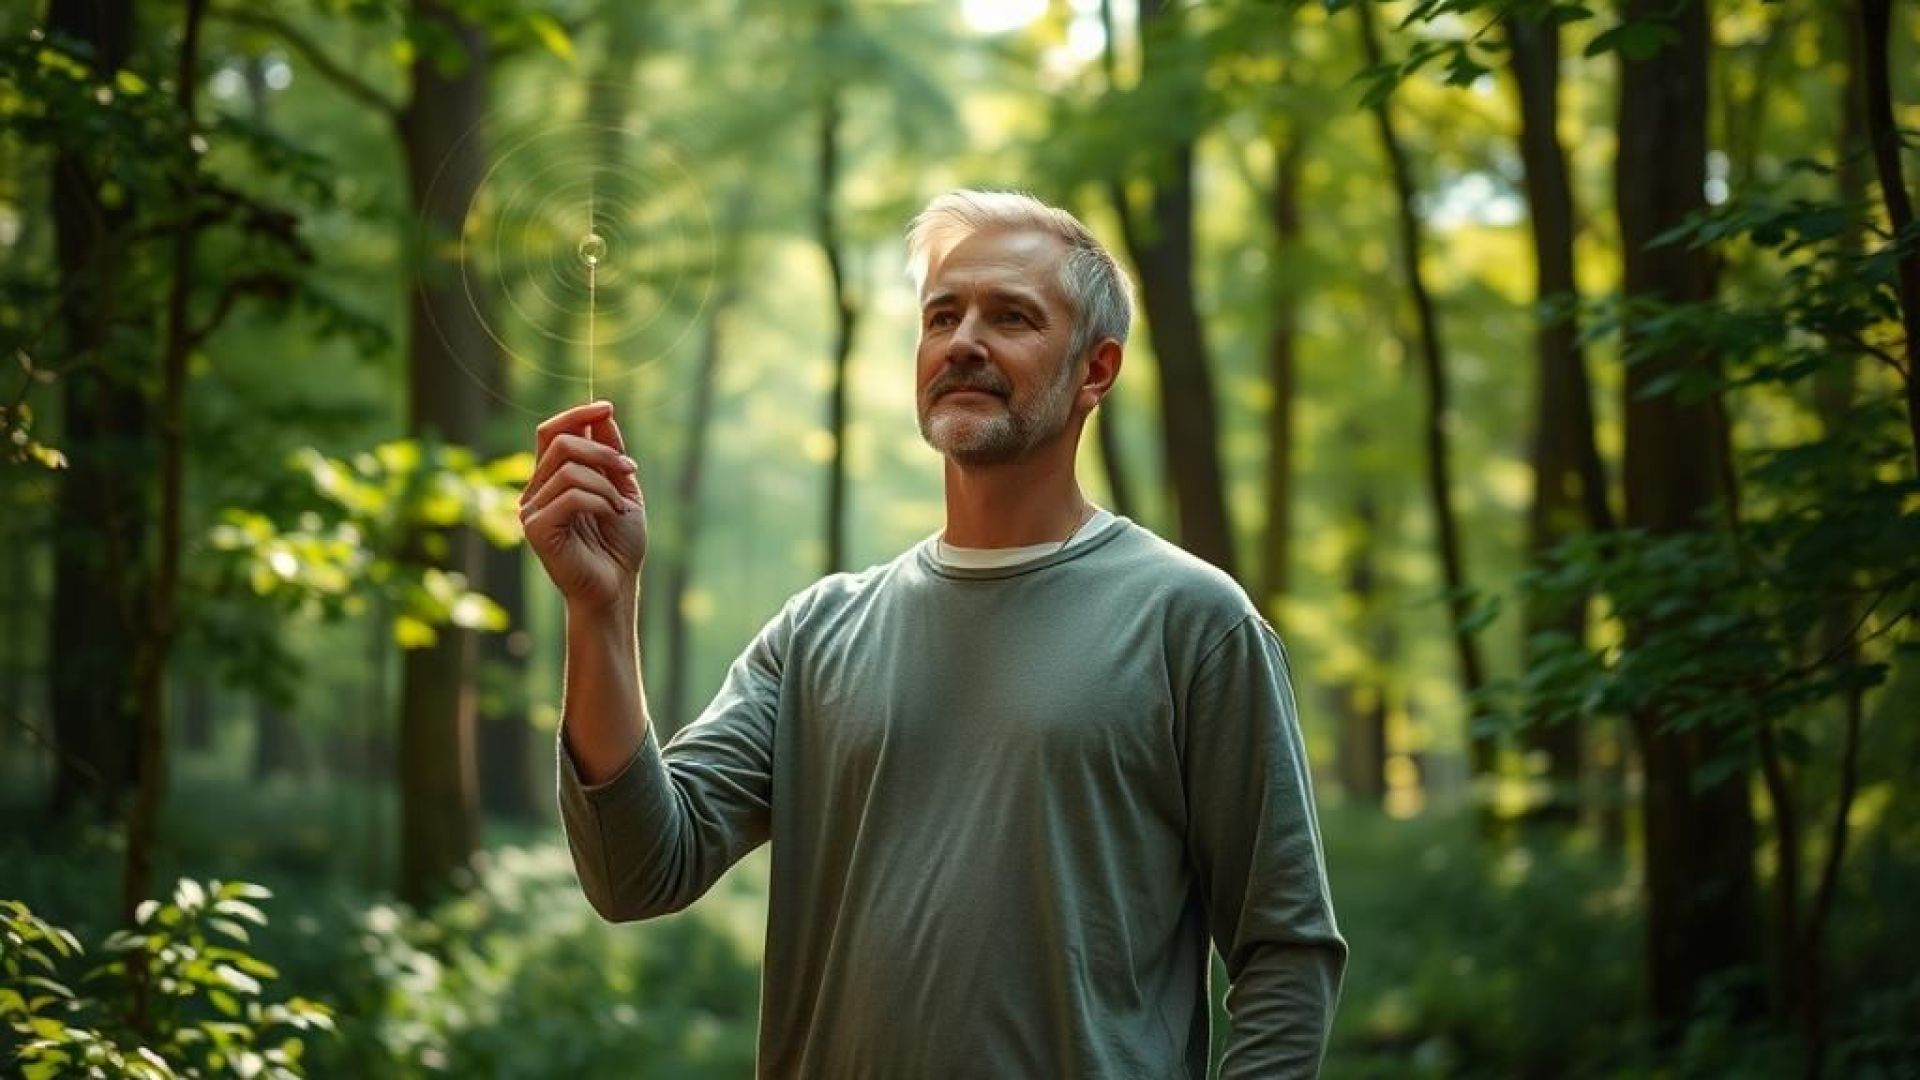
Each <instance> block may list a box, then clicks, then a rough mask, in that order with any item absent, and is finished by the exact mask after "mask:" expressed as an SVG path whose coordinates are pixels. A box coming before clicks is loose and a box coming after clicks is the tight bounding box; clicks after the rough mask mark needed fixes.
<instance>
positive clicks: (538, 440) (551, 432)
mask: <svg viewBox="0 0 1920 1080" xmlns="http://www.w3.org/2000/svg"><path fill="white" fill-rule="evenodd" d="M612 415H613V402H611V401H604V400H603V401H590V402H588V403H587V404H585V405H575V406H574V407H573V408H571V409H567V410H564V411H562V412H557V413H555V414H553V415H552V416H550V417H548V418H547V419H546V420H545V421H543V422H542V423H541V424H540V426H539V427H537V428H534V429H533V456H534V457H536V458H538V457H540V456H542V455H543V454H545V453H546V452H547V444H548V443H551V442H552V441H553V437H554V436H556V435H560V434H563V433H564V434H571V435H585V434H586V433H587V425H589V424H591V423H593V422H594V421H596V420H598V419H600V418H601V417H603V416H606V417H611V416H612Z"/></svg>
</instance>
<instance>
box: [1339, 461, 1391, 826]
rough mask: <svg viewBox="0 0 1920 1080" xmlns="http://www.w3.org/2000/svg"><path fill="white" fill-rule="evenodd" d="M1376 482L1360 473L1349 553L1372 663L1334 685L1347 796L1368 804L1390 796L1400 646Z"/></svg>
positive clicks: (1350, 582) (1352, 589)
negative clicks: (1387, 589) (1381, 576)
mask: <svg viewBox="0 0 1920 1080" xmlns="http://www.w3.org/2000/svg"><path fill="white" fill-rule="evenodd" d="M1347 430H1348V431H1349V432H1351V433H1352V434H1353V436H1354V437H1353V438H1352V439H1351V440H1349V441H1350V444H1351V445H1363V444H1364V442H1365V439H1364V437H1363V435H1362V430H1363V429H1362V428H1361V427H1360V425H1359V424H1358V423H1353V424H1350V425H1349V426H1348V429H1347ZM1371 484H1372V482H1371V480H1370V479H1369V478H1367V477H1366V476H1365V475H1363V474H1361V473H1358V472H1356V474H1355V477H1354V485H1355V494H1354V498H1353V531H1354V541H1353V546H1352V547H1351V549H1350V550H1349V551H1348V552H1347V592H1348V593H1349V595H1351V597H1352V598H1353V605H1354V609H1355V613H1356V616H1357V617H1356V619H1355V622H1356V624H1357V625H1358V628H1359V633H1360V635H1361V636H1362V637H1363V639H1364V640H1365V643H1366V647H1365V649H1364V650H1362V651H1363V652H1364V653H1365V656H1366V661H1365V663H1364V664H1363V666H1362V667H1361V669H1360V670H1358V671H1355V672H1353V673H1352V676H1351V677H1350V678H1348V679H1346V680H1344V681H1342V682H1340V683H1338V684H1337V685H1335V686H1333V687H1331V688H1330V694H1331V697H1332V701H1333V706H1334V715H1335V717H1336V718H1337V720H1338V723H1339V725H1340V739H1339V742H1338V744H1337V746H1336V749H1335V753H1334V765H1335V768H1336V769H1337V771H1338V772H1339V775H1340V786H1341V788H1342V790H1344V791H1345V792H1346V794H1347V798H1349V799H1352V800H1353V801H1355V802H1356V803H1359V804H1361V805H1363V806H1374V807H1378V806H1380V805H1381V804H1382V803H1383V802H1384V801H1385V799H1386V795H1387V715H1388V712H1389V711H1390V709H1391V707H1392V701H1391V695H1392V685H1391V681H1390V680H1389V679H1388V678H1387V677H1385V673H1387V672H1390V671H1392V670H1393V653H1394V648H1395V641H1394V633H1393V620H1392V619H1391V618H1389V617H1387V616H1386V615H1385V614H1384V613H1383V612H1382V611H1381V610H1380V604H1379V602H1378V594H1379V585H1378V581H1377V578H1378V573H1379V571H1378V566H1377V562H1376V558H1375V553H1376V550H1377V543H1376V537H1377V535H1378V533H1379V530H1380V506H1379V500H1378V498H1377V497H1376V496H1375V495H1374V493H1373V491H1372V487H1371Z"/></svg>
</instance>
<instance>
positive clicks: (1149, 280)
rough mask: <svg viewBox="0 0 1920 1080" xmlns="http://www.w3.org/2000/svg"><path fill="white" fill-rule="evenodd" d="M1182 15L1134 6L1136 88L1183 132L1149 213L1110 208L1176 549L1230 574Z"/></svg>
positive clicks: (1150, 196)
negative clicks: (1155, 405)
mask: <svg viewBox="0 0 1920 1080" xmlns="http://www.w3.org/2000/svg"><path fill="white" fill-rule="evenodd" d="M1184 22H1185V16H1184V13H1183V9H1182V8H1181V6H1180V5H1178V4H1177V3H1174V2H1172V0H1142V3H1141V5H1140V43H1141V46H1140V47H1141V57H1142V62H1141V75H1140V78H1141V83H1142V86H1143V88H1148V89H1149V90H1150V91H1151V93H1152V94H1153V96H1154V98H1155V99H1156V101H1158V102H1159V103H1160V104H1162V105H1163V106H1164V107H1165V108H1166V110H1167V113H1166V115H1169V116H1171V117H1174V118H1175V119H1174V120H1173V122H1174V123H1175V124H1177V125H1180V126H1181V128H1180V130H1176V131H1175V132H1174V133H1172V134H1171V135H1170V136H1169V137H1168V138H1167V139H1166V140H1165V142H1164V146H1163V147H1161V148H1160V149H1161V151H1162V152H1161V153H1159V155H1158V157H1157V158H1156V168H1155V169H1154V171H1153V174H1152V176H1151V177H1150V178H1146V179H1142V180H1140V181H1139V182H1138V185H1137V186H1139V187H1142V188H1145V189H1146V194H1147V197H1146V212H1145V213H1144V214H1139V213H1136V211H1135V208H1134V205H1133V200H1132V199H1131V198H1129V197H1128V192H1127V191H1126V190H1125V189H1124V188H1115V198H1116V201H1117V205H1116V206H1115V207H1114V209H1115V211H1116V212H1117V214H1118V216H1119V218H1120V222H1121V231H1122V235H1123V237H1124V238H1125V241H1126V245H1127V250H1128V253H1129V254H1130V255H1131V256H1132V258H1133V264H1134V266H1135V268H1136V269H1138V271H1139V274H1140V291H1141V298H1142V300H1143V302H1144V305H1145V307H1146V315H1147V332H1148V335H1149V336H1150V337H1151V339H1152V341H1153V354H1154V357H1155V358H1156V359H1157V360H1158V361H1159V365H1160V421H1161V424H1160V436H1161V446H1162V449H1163V451H1164V453H1165V457H1166V463H1167V476H1168V479H1169V480H1171V481H1172V485H1173V497H1174V503H1175V506H1176V508H1177V510H1178V515H1179V523H1180V528H1179V533H1180V543H1181V544H1182V545H1184V546H1185V547H1186V548H1187V550H1189V551H1191V552H1193V553H1194V554H1195V555H1198V556H1200V557H1201V558H1203V559H1205V560H1207V561H1208V562H1210V563H1212V564H1214V565H1215V566H1218V567H1219V568H1221V569H1222V570H1225V571H1226V572H1227V573H1229V574H1235V575H1236V576H1238V575H1237V573H1236V566H1237V559H1236V558H1235V555H1234V537H1233V526H1232V523H1231V520H1230V519H1229V517H1228V514H1227V497H1226V478H1225V476H1224V474H1223V472H1222V470H1221V467H1220V437H1219V431H1220V422H1219V418H1218V412H1219V407H1218V405H1217V404H1216V402H1215V401H1214V391H1213V363H1212V360H1211V358H1210V356H1209V354H1208V351H1207V339H1206V330H1205V327H1204V326H1203V325H1202V323H1201V321H1200V310H1199V306H1198V304H1197V303H1196V301H1195V298H1194V281H1193V255H1194V222H1193V155H1194V142H1195V135H1194V132H1193V131H1191V130H1187V129H1186V127H1185V125H1189V124H1191V123H1193V120H1192V118H1193V117H1195V116H1198V115H1199V113H1200V109H1199V100H1198V99H1199V95H1200V93H1201V90H1202V85H1201V80H1200V76H1199V72H1198V71H1196V70H1195V69H1194V66H1193V56H1192V50H1191V49H1190V48H1189V46H1190V44H1191V43H1190V42H1188V41H1186V40H1184V29H1183V27H1184Z"/></svg>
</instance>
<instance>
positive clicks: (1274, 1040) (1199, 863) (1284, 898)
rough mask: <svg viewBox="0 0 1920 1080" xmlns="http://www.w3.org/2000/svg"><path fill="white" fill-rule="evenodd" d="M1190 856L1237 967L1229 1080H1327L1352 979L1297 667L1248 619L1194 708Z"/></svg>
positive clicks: (1211, 663)
mask: <svg viewBox="0 0 1920 1080" xmlns="http://www.w3.org/2000/svg"><path fill="white" fill-rule="evenodd" d="M1186 729H1187V734H1186V740H1187V756H1186V763H1185V767H1186V770H1187V777H1186V780H1187V791H1188V806H1189V825H1188V828H1189V837H1188V839H1189V843H1190V845H1191V846H1192V849H1193V852H1194V863H1195V866H1196V868H1197V869H1198V871H1199V873H1200V875H1201V878H1202V884H1203V886H1204V888H1205V889H1206V893H1207V904H1208V910H1207V914H1208V918H1209V920H1210V928H1211V931H1212V935H1213V940H1214V944H1215V945H1216V946H1217V947H1218V948H1219V950H1220V955H1221V957H1222V958H1223V959H1224V960H1225V961H1226V966H1227V975H1228V978H1229V980H1230V985H1229V987H1228V990H1227V1013H1228V1016H1229V1023H1230V1028H1229V1031H1228V1034H1227V1045H1226V1055H1225V1058H1224V1060H1223V1061H1222V1064H1221V1071H1220V1075H1221V1078H1222V1080H1232V1078H1235V1077H1256V1076H1257V1077H1269V1078H1271V1077H1287V1078H1293V1077H1314V1076H1317V1075H1319V1072H1320V1061H1321V1057H1322V1055H1323V1053H1324V1052H1325V1049H1326V1040H1327V1034H1328V1030H1329V1028H1330V1026H1331V1024H1332V1022H1333V1010H1334V1006H1335V1004H1336V1002H1337V1001H1338V1000H1339V995H1340V980H1341V977H1342V975H1343V974H1344V972H1345V969H1346V958H1347V945H1346V942H1345V940H1344V939H1342V938H1341V936H1340V932H1339V930H1338V928H1337V927H1336V926H1335V924H1334V917H1333V902H1332V898H1331V895H1330V894H1329V891H1328V887H1327V876H1326V869H1325V861H1324V857H1323V855H1322V851H1321V844H1320V827H1319V822H1318V819H1317V817H1316V815H1315V812H1314V805H1313V787H1312V784H1311V782H1310V780H1309V778H1308V769H1307V756H1306V748H1305V746H1304V744H1303V743H1302V741H1301V737H1300V724H1299V719H1298V717H1297V716H1296V715H1295V711H1294V701H1293V690H1292V687H1291V685H1290V682H1289V674H1288V670H1287V662H1286V654H1285V652H1284V650H1283V649H1282V648H1281V646H1280V641H1279V638H1277V637H1276V636H1275V635H1274V633H1273V631H1272V629H1270V628H1269V627H1268V626H1267V624H1266V623H1265V622H1264V621H1263V620H1261V619H1260V617H1259V616H1257V615H1248V616H1247V617H1246V618H1244V619H1242V620H1241V622H1240V623H1239V624H1238V625H1237V626H1235V627H1234V628H1233V630H1232V631H1230V632H1229V633H1228V634H1227V635H1226V636H1225V637H1224V638H1223V639H1221V640H1220V641H1219V642H1218V643H1216V644H1215V645H1214V646H1212V648H1211V651H1210V652H1209V653H1208V655H1207V656H1206V657H1205V658H1204V659H1203V660H1202V661H1201V663H1200V667H1199V670H1198V672H1197V673H1196V675H1195V677H1194V681H1193V683H1192V686H1191V688H1190V690H1189V693H1188V700H1187V724H1186Z"/></svg>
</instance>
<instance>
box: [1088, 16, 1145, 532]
mask: <svg viewBox="0 0 1920 1080" xmlns="http://www.w3.org/2000/svg"><path fill="white" fill-rule="evenodd" d="M1100 29H1101V41H1102V45H1101V49H1100V63H1101V70H1102V72H1103V73H1104V74H1105V76H1106V89H1107V93H1109V94H1112V93H1114V92H1115V90H1116V89H1117V88H1118V87H1119V85H1120V60H1119V56H1118V53H1117V47H1116V43H1115V38H1116V33H1117V28H1116V27H1115V25H1114V20H1113V0H1100ZM1105 187H1106V193H1105V194H1106V198H1107V200H1108V203H1109V204H1110V205H1111V206H1112V207H1113V209H1114V212H1115V213H1118V214H1120V215H1122V216H1123V217H1124V216H1125V215H1126V214H1127V213H1128V209H1127V188H1126V184H1125V182H1124V181H1122V180H1121V179H1119V178H1117V177H1116V178H1113V179H1110V180H1108V181H1107V183H1106V185H1105ZM1122 224H1123V225H1124V224H1125V222H1124V221H1123V222H1122ZM1120 387H1121V384H1120V383H1114V384H1113V386H1112V387H1111V388H1110V389H1108V391H1107V396H1106V397H1105V398H1104V399H1102V400H1101V402H1100V407H1099V408H1098V409H1096V410H1094V417H1093V438H1094V445H1095V446H1096V447H1097V448H1098V449H1099V451H1100V466H1101V468H1102V469H1103V470H1104V471H1105V473H1106V476H1107V497H1108V498H1109V499H1111V500H1113V506H1112V507H1111V508H1110V509H1112V511H1113V512H1114V513H1116V514H1119V515H1120V516H1121V517H1133V516H1134V515H1135V513H1136V511H1137V508H1138V507H1139V505H1140V504H1139V503H1138V502H1136V501H1135V500H1134V496H1133V479H1132V472H1131V470H1129V469H1128V468H1127V458H1126V453H1125V451H1124V450H1123V449H1122V443H1123V440H1122V439H1121V438H1120V424H1121V420H1120V399H1119V398H1118V397H1117V396H1115V395H1117V394H1118V393H1119V392H1120Z"/></svg>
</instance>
